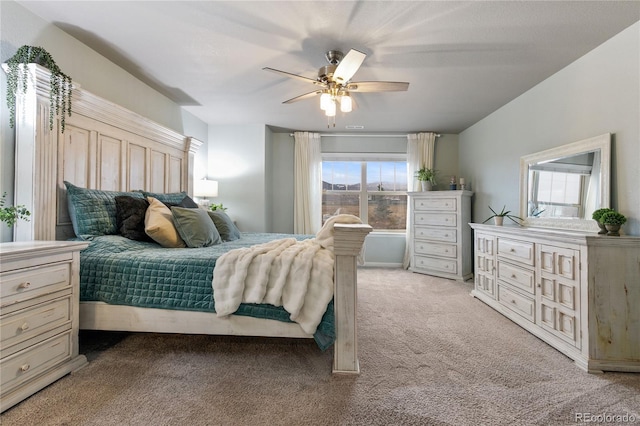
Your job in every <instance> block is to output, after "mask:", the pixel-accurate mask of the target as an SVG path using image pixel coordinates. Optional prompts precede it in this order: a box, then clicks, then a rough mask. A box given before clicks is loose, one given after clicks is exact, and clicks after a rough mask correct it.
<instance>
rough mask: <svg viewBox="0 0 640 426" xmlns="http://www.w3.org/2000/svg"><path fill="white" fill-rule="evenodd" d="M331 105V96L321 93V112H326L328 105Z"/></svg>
mask: <svg viewBox="0 0 640 426" xmlns="http://www.w3.org/2000/svg"><path fill="white" fill-rule="evenodd" d="M331 103H333V102H332V101H331V95H330V94H328V93H323V94H322V95H320V109H321V110H323V111H326V110H327V107H329V104H331Z"/></svg>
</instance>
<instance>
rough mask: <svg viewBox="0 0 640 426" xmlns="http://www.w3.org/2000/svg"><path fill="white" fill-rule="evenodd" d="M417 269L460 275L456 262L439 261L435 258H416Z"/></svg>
mask: <svg viewBox="0 0 640 426" xmlns="http://www.w3.org/2000/svg"><path fill="white" fill-rule="evenodd" d="M413 258H414V260H415V265H414V267H415V268H416V269H430V270H435V271H440V272H446V273H449V274H457V273H458V265H457V263H456V261H455V260H448V259H437V258H433V257H425V256H414V257H413Z"/></svg>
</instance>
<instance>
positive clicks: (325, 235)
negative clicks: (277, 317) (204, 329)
mask: <svg viewBox="0 0 640 426" xmlns="http://www.w3.org/2000/svg"><path fill="white" fill-rule="evenodd" d="M335 223H362V222H361V221H360V218H358V217H357V216H353V215H347V214H342V215H337V216H333V217H331V218H329V219H328V220H327V221H326V222H325V224H324V226H323V227H322V229H321V230H320V231H318V233H317V234H316V237H315V238H311V239H308V240H303V241H298V240H296V239H295V238H284V239H280V240H274V241H270V242H268V243H264V244H258V245H255V246H251V247H247V248H239V249H235V250H231V251H229V252H227V253H225V254H223V255H222V256H220V257H219V258H218V260H217V262H216V266H215V268H214V271H213V298H214V302H215V309H216V313H217V316H218V317H224V316H227V315H231V314H232V313H234V312H235V311H236V310H237V309H238V307H239V306H240V303H268V304H271V305H275V306H282V307H284V309H285V310H286V311H287V312H288V313H289V314H291V316H290V318H291V320H292V321H295V322H297V323H298V324H300V327H302V329H303V330H304V331H305V332H306V333H308V334H313V333H315V331H316V328H317V327H318V324H320V321H321V320H322V316H323V315H324V313H325V311H326V310H327V305H328V304H329V302H330V301H331V299H332V298H333V263H334V262H333V225H334V224H335Z"/></svg>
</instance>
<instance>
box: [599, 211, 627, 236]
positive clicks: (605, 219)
mask: <svg viewBox="0 0 640 426" xmlns="http://www.w3.org/2000/svg"><path fill="white" fill-rule="evenodd" d="M600 220H601V221H602V223H603V224H604V227H605V229H606V230H607V235H608V236H610V237H619V236H620V232H619V231H620V227H621V226H622V225H624V224H625V223H626V221H627V218H626V217H625V216H624V215H623V214H621V213H618V212H616V211H611V212H606V213H605V214H603V215H602V217H601V218H600Z"/></svg>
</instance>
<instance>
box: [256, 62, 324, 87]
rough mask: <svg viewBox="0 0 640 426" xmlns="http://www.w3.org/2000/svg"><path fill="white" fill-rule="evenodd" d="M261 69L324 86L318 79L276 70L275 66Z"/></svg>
mask: <svg viewBox="0 0 640 426" xmlns="http://www.w3.org/2000/svg"><path fill="white" fill-rule="evenodd" d="M262 69H263V70H265V71H271V72H274V73H276V74H280V75H283V76H285V77H290V78H295V79H298V80H302V81H305V82H307V83H313V84H317V85H320V86H325V84H324V83H322V82H320V81H318V80H314V79H312V78H308V77H303V76H301V75H298V74H292V73H290V72H286V71H280V70H277V69H275V68H269V67H264V68H262Z"/></svg>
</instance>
